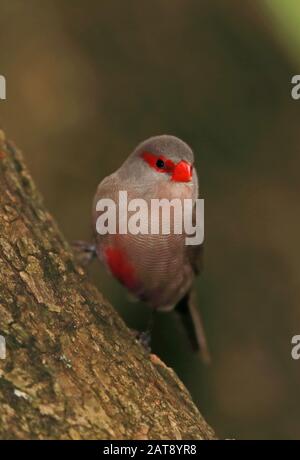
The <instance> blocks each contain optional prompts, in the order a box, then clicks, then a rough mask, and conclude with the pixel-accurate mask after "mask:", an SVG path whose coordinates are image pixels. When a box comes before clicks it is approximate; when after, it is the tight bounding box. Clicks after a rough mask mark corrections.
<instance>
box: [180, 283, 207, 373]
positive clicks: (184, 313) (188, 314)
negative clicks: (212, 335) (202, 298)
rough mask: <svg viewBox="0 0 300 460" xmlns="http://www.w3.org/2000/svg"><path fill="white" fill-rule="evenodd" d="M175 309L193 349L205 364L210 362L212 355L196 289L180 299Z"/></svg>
mask: <svg viewBox="0 0 300 460" xmlns="http://www.w3.org/2000/svg"><path fill="white" fill-rule="evenodd" d="M175 311H176V312H177V313H178V314H179V315H180V317H181V320H182V323H183V325H184V327H185V330H186V332H187V334H188V337H189V339H190V342H191V345H192V347H193V349H194V350H195V351H198V352H199V353H200V356H201V359H202V361H203V362H204V363H205V364H209V363H210V362H211V357H210V353H209V349H208V345H207V341H206V336H205V332H204V328H203V323H202V319H201V315H200V312H199V309H198V307H197V303H196V298H195V293H194V291H191V292H189V293H187V294H186V295H185V296H184V297H183V298H182V299H181V300H180V302H179V303H178V304H177V305H176V309H175Z"/></svg>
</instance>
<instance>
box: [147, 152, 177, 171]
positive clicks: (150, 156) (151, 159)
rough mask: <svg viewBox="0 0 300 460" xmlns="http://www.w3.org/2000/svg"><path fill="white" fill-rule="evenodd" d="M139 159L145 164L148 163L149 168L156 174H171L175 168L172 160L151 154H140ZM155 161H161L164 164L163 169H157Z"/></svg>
mask: <svg viewBox="0 0 300 460" xmlns="http://www.w3.org/2000/svg"><path fill="white" fill-rule="evenodd" d="M141 157H142V158H143V160H144V161H146V163H148V165H149V166H151V168H153V169H155V170H156V171H158V172H163V173H166V172H172V171H173V170H174V168H175V164H174V163H173V161H172V160H168V159H167V158H166V157H164V156H163V155H154V153H151V152H142V154H141ZM157 160H162V161H163V162H164V164H165V165H164V167H163V168H159V167H158V166H157V165H156V163H157Z"/></svg>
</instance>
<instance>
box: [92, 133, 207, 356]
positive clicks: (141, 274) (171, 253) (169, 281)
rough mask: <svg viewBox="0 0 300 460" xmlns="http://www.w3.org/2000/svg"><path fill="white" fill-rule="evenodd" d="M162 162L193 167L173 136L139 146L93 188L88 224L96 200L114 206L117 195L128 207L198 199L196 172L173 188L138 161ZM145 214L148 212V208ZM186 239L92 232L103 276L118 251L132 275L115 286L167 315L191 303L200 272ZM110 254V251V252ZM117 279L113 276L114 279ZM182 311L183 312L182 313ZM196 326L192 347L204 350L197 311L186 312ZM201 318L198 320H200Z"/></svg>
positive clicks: (195, 253)
mask: <svg viewBox="0 0 300 460" xmlns="http://www.w3.org/2000/svg"><path fill="white" fill-rule="evenodd" d="M145 151H146V152H151V153H152V154H154V155H157V156H162V157H163V158H165V157H167V158H168V159H169V160H170V161H172V162H174V164H176V163H178V162H180V161H181V160H184V161H187V162H189V164H192V165H193V163H194V155H193V152H192V150H191V149H190V147H189V146H188V145H187V144H186V143H184V142H183V141H181V140H180V139H178V138H176V137H174V136H168V135H163V136H156V137H153V138H150V139H148V140H146V141H144V142H143V143H141V144H140V145H139V146H138V147H137V148H136V149H135V150H134V151H133V153H132V154H131V155H130V156H129V157H128V158H127V160H126V161H125V162H124V163H123V165H122V166H121V167H120V168H119V169H118V170H117V171H116V172H114V173H113V174H111V175H110V176H108V177H106V178H105V179H104V180H103V181H102V182H101V183H100V184H99V186H98V189H97V192H96V195H95V198H94V202H93V223H94V225H93V226H94V228H96V220H97V218H98V216H99V213H98V212H96V204H97V202H98V200H99V199H102V198H111V199H113V200H114V201H115V202H116V203H117V202H118V199H119V191H127V193H128V201H129V200H131V199H135V198H143V199H144V200H146V201H147V202H148V203H150V200H151V199H152V198H158V199H162V198H167V199H169V200H171V199H173V198H179V199H180V200H183V199H185V198H191V199H193V200H194V201H195V200H196V198H197V197H198V177H197V173H196V170H195V168H194V169H193V174H192V177H191V180H190V181H189V182H174V181H172V180H170V177H169V176H168V174H161V173H160V172H157V171H156V170H155V169H153V168H151V167H149V165H148V164H147V163H146V162H145V161H144V160H143V158H142V157H141V154H142V152H145ZM149 209H150V207H149ZM185 237H186V235H185V234H182V235H177V234H174V233H173V232H171V233H170V234H169V235H163V234H158V235H153V234H147V235H144V234H138V235H132V234H122V235H121V234H106V235H99V234H98V233H97V232H95V240H96V251H97V255H98V257H99V258H100V259H101V260H102V261H103V263H104V264H105V265H106V267H107V268H108V270H110V271H111V272H112V273H113V274H114V275H115V276H116V270H115V267H113V266H112V264H110V261H109V259H108V257H107V254H108V252H109V251H112V250H113V251H118V254H122V258H120V259H118V261H119V264H124V267H125V268H124V271H126V267H129V268H128V270H129V271H130V272H131V271H132V273H131V276H130V279H129V280H126V279H122V276H119V280H120V281H121V282H122V283H123V284H125V285H126V287H127V288H128V289H129V290H130V291H131V292H132V293H133V294H134V295H135V296H136V297H138V298H139V299H141V300H143V301H145V302H146V303H147V304H149V306H150V307H152V308H153V309H157V310H171V309H173V308H175V306H176V305H177V304H180V305H181V306H182V305H183V301H184V299H189V298H190V292H191V290H192V285H193V281H194V278H195V276H196V275H197V274H198V273H199V272H200V270H201V264H202V262H201V255H202V248H201V247H196V246H187V245H186V244H185ZM112 248H113V249H112ZM117 277H118V276H117ZM181 308H182V307H181ZM187 312H188V313H189V314H190V316H191V318H192V319H193V323H194V324H195V330H196V331H198V333H197V332H196V334H195V337H196V343H197V344H198V345H199V346H202V348H203V344H204V342H203V339H201V338H202V337H204V332H203V331H202V330H201V331H200V329H202V327H200V326H199V324H200V323H199V319H197V310H190V309H189V308H188V309H187ZM199 318H200V317H199Z"/></svg>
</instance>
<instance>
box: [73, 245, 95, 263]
mask: <svg viewBox="0 0 300 460" xmlns="http://www.w3.org/2000/svg"><path fill="white" fill-rule="evenodd" d="M72 248H73V251H74V253H75V257H76V259H77V260H78V262H79V263H80V264H81V265H83V266H84V267H87V266H88V265H89V264H90V262H91V261H92V260H93V259H94V258H95V257H96V255H97V254H96V246H95V245H94V244H91V243H88V242H87V241H81V240H76V241H73V242H72Z"/></svg>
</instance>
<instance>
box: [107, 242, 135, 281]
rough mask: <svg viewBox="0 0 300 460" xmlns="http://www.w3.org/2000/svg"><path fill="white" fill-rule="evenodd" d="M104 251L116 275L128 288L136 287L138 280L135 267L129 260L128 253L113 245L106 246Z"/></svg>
mask: <svg viewBox="0 0 300 460" xmlns="http://www.w3.org/2000/svg"><path fill="white" fill-rule="evenodd" d="M104 253H105V259H106V262H107V265H108V266H109V269H110V271H111V273H112V274H113V275H114V277H115V278H117V279H118V280H119V281H120V283H122V284H124V286H126V287H127V288H128V289H134V288H135V287H136V286H137V280H136V277H135V274H134V268H133V266H132V265H131V264H130V263H129V262H128V259H127V256H126V254H124V252H122V250H121V249H119V248H113V247H111V246H110V247H108V248H106V249H105V251H104Z"/></svg>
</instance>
